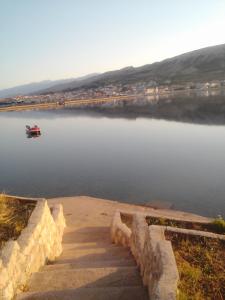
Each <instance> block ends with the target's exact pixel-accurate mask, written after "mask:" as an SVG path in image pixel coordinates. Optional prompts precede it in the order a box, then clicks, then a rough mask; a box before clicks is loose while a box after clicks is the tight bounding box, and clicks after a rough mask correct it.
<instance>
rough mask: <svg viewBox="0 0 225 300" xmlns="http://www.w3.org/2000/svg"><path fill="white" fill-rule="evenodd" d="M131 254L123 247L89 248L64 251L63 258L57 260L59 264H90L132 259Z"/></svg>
mask: <svg viewBox="0 0 225 300" xmlns="http://www.w3.org/2000/svg"><path fill="white" fill-rule="evenodd" d="M131 258H132V255H131V253H130V252H129V251H128V250H127V249H126V248H122V247H104V248H89V249H76V248H75V249H72V248H70V249H64V251H63V252H62V254H61V256H60V257H59V258H58V259H56V261H55V264H58V263H72V262H78V261H79V262H89V261H92V260H95V261H99V260H101V261H103V260H114V259H131Z"/></svg>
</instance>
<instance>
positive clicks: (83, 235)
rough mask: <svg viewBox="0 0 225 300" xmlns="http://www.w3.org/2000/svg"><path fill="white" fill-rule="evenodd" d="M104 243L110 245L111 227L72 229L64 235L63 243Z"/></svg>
mask: <svg viewBox="0 0 225 300" xmlns="http://www.w3.org/2000/svg"><path fill="white" fill-rule="evenodd" d="M102 241H105V242H108V243H110V228H109V227H81V228H74V229H73V228H70V230H69V231H66V232H65V233H64V235H63V243H85V242H93V243H96V242H98V243H101V242H102Z"/></svg>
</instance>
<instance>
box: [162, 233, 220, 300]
mask: <svg viewBox="0 0 225 300" xmlns="http://www.w3.org/2000/svg"><path fill="white" fill-rule="evenodd" d="M165 236H166V239H167V240H170V241H171V242H172V246H173V250H174V255H175V259H176V262H177V267H178V271H179V275H180V282H179V285H178V289H179V293H178V299H179V300H192V299H193V300H200V299H206V300H207V299H210V300H211V299H215V300H223V299H225V285H224V283H225V241H224V240H219V239H213V238H206V237H202V236H192V235H186V234H183V233H175V232H170V231H166V232H165Z"/></svg>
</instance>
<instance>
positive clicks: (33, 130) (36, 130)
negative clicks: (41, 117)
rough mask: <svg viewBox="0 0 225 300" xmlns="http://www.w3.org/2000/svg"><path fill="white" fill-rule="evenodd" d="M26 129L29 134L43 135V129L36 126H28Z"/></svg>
mask: <svg viewBox="0 0 225 300" xmlns="http://www.w3.org/2000/svg"><path fill="white" fill-rule="evenodd" d="M26 128H27V133H28V134H41V129H40V127H38V126H37V125H34V126H33V127H30V126H28V125H26Z"/></svg>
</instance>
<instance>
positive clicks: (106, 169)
mask: <svg viewBox="0 0 225 300" xmlns="http://www.w3.org/2000/svg"><path fill="white" fill-rule="evenodd" d="M26 124H28V125H33V124H38V125H40V127H41V129H42V135H41V136H40V137H39V138H36V139H34V138H30V139H28V138H27V136H26V134H25V125H26ZM224 157H225V126H222V125H221V126H214V125H198V124H190V123H181V122H175V121H166V120H156V119H152V118H147V117H139V118H133V119H132V118H131V119H129V118H127V117H124V116H123V115H121V114H120V116H119V117H117V116H115V115H114V116H113V118H112V117H109V116H106V115H104V114H102V113H101V114H100V113H93V112H86V113H81V112H79V111H75V110H73V111H68V110H61V111H26V112H10V113H0V191H5V192H6V193H9V194H18V195H24V196H34V197H36V196H38V197H39V196H40V197H41V196H44V197H46V198H48V197H54V196H71V195H90V196H95V197H101V198H107V199H113V200H118V201H124V202H129V203H132V202H135V203H145V202H149V201H152V200H160V201H166V202H170V203H172V204H173V205H174V207H175V208H176V209H180V210H184V211H191V212H195V213H200V214H202V215H208V216H217V214H224V212H225V163H224Z"/></svg>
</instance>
